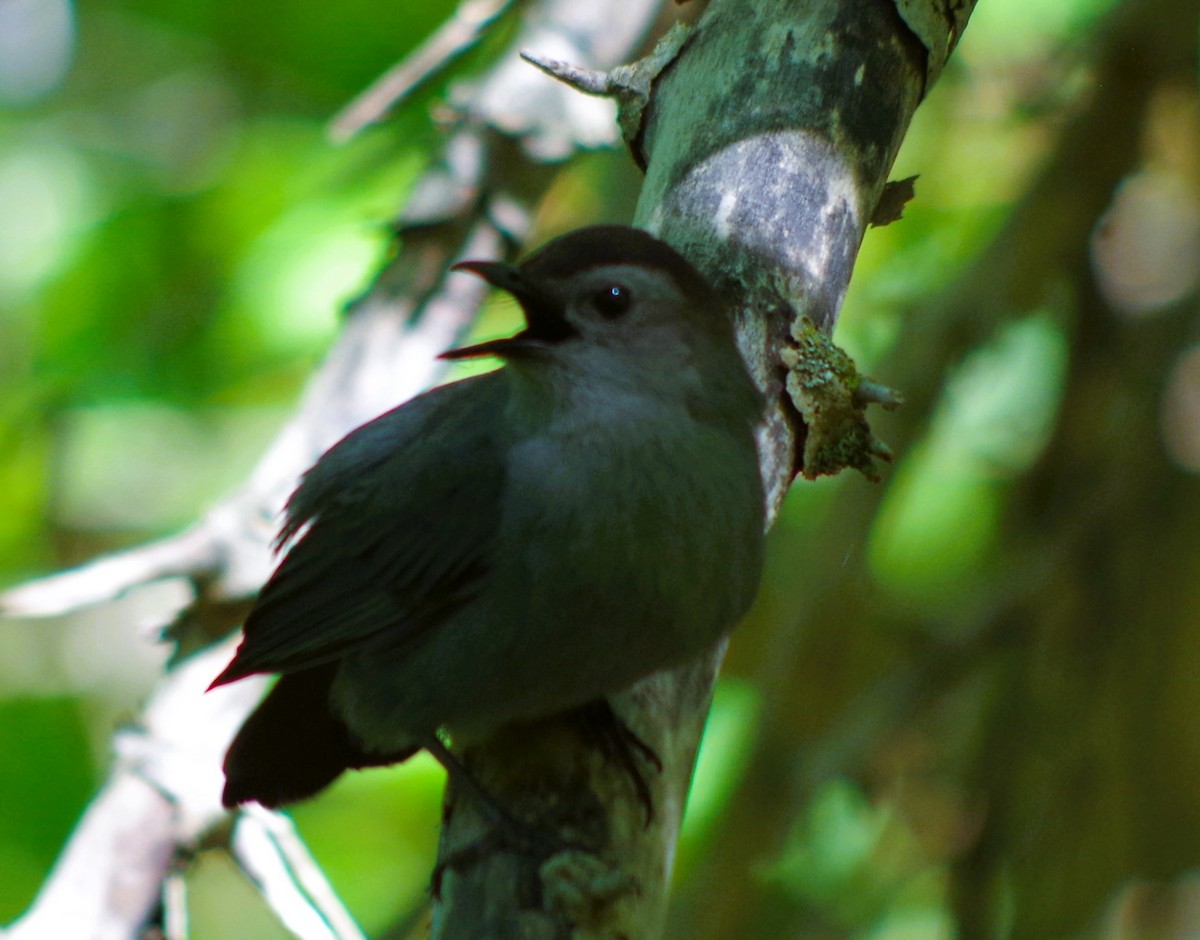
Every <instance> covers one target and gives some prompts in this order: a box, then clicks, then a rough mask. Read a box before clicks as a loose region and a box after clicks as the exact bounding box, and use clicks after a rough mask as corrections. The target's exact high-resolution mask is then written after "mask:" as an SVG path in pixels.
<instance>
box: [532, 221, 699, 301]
mask: <svg viewBox="0 0 1200 940" xmlns="http://www.w3.org/2000/svg"><path fill="white" fill-rule="evenodd" d="M610 264H643V265H650V266H653V267H656V268H660V269H662V270H663V271H666V272H667V273H668V274H670V275H671V277H673V278H674V279H675V282H676V284H678V286H679V288H680V290H682V291H683V292H684V293H685V294H687V295H689V296H692V297H697V298H699V297H704V296H707V295H708V294H709V292H710V291H711V290H712V288H711V287H710V285H709V283H708V282H707V281H706V280H705V279H704V277H703V275H701V274H700V272H699V271H697V270H696V269H695V267H693V266H692V263H691V262H690V261H688V260H687V258H685V257H684V256H683V255H681V254H680V253H679V252H677V251H676V250H675V249H674V248H672V247H671V246H670V245H668V244H667V243H666V242H664V241H662V240H661V239H658V238H655V237H654V236H653V235H651V234H650V233H649V232H645V231H643V230H642V229H640V228H631V227H630V226H628V225H591V226H588V227H587V228H581V229H576V230H575V231H573V232H568V233H567V234H566V235H563V236H561V237H559V238H556V239H554V241H552V242H550V243H548V244H547V245H545V246H544V247H542V248H540V249H539V250H538V251H535V252H534V253H533V254H532V255H530V256H529V257H528V258H526V259H525V260H524V261H522V262H521V266H520V267H521V270H522V272H524V273H525V274H526V275H528V276H529V277H530V278H532V279H534V280H537V279H539V278H556V277H563V276H568V275H571V274H575V273H577V272H579V271H586V270H588V269H590V268H598V267H603V266H604V265H610Z"/></svg>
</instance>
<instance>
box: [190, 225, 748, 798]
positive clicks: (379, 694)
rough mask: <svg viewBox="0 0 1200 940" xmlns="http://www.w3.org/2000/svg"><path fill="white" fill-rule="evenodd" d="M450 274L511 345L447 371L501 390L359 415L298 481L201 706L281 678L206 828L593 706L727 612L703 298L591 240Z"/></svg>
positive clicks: (741, 583)
mask: <svg viewBox="0 0 1200 940" xmlns="http://www.w3.org/2000/svg"><path fill="white" fill-rule="evenodd" d="M464 267H465V268H466V269H467V270H471V271H474V272H475V273H478V274H481V275H482V276H484V277H486V278H487V279H488V280H490V281H492V283H494V284H496V285H497V286H500V287H503V288H504V289H506V290H508V291H509V292H511V293H513V294H514V295H515V296H516V297H517V299H518V301H519V302H520V303H521V305H522V308H523V310H524V312H525V314H526V319H527V322H528V328H527V329H526V330H525V331H523V332H522V333H520V334H518V335H517V336H515V337H512V338H510V339H506V340H497V341H492V342H490V343H484V344H481V345H480V346H477V347H473V348H471V349H468V350H461V351H458V352H456V353H453V354H450V355H452V356H454V357H464V356H468V355H492V354H494V355H499V356H501V357H502V358H503V359H504V360H505V361H506V363H507V365H506V367H505V368H503V369H500V370H498V371H496V372H492V373H489V374H487V375H483V376H479V377H476V378H472V379H467V380H464V381H461V382H456V383H453V384H450V385H446V386H442V387H440V388H437V389H434V390H433V391H431V392H428V393H426V394H424V395H421V396H419V397H417V398H415V399H413V400H412V401H410V402H408V403H406V404H404V405H402V406H400V407H399V408H396V409H394V410H392V411H390V412H388V413H386V414H384V415H381V416H380V417H379V418H376V419H375V420H374V421H371V422H370V423H368V424H366V425H364V426H363V427H361V428H358V429H357V430H355V431H353V432H352V433H350V434H349V435H347V437H346V438H344V439H343V440H342V441H341V442H340V443H338V444H337V445H335V446H334V447H333V448H331V449H330V450H329V451H328V452H327V453H326V454H325V455H324V456H323V457H322V458H321V459H320V460H319V461H318V462H317V464H316V465H315V466H314V467H313V468H312V469H311V470H310V471H309V472H308V473H307V474H306V475H305V476H304V478H303V481H302V482H301V484H300V486H299V488H298V489H297V490H296V492H295V494H294V495H293V496H292V498H291V500H290V501H289V503H288V506H287V513H286V521H285V524H284V527H283V530H282V532H281V535H280V540H281V542H284V543H290V547H289V548H288V551H287V554H286V555H285V557H284V559H283V561H282V562H281V564H280V565H279V567H278V569H277V570H276V571H275V573H274V574H273V575H272V577H271V579H270V580H269V582H268V583H267V585H266V586H265V587H264V588H263V591H262V593H261V595H260V597H259V599H258V601H257V603H256V605H255V607H254V609H253V611H252V612H251V614H250V615H249V617H248V618H247V621H246V624H245V639H244V641H243V643H242V646H241V647H240V648H239V650H238V654H237V656H236V657H235V659H234V661H233V662H232V663H231V664H230V666H229V668H228V669H227V670H226V671H225V672H224V673H222V674H221V676H220V677H218V679H217V680H216V682H214V685H217V684H222V683H225V682H230V681H234V680H236V679H238V678H241V677H243V676H246V675H249V674H251V673H256V672H279V673H282V674H283V676H284V678H283V679H282V680H281V681H280V683H279V684H278V685H277V686H276V690H275V691H274V692H272V695H271V696H269V697H268V699H267V700H266V702H264V704H263V706H260V710H259V713H256V715H255V716H252V717H251V719H249V720H248V722H247V724H246V726H245V727H244V728H243V730H242V732H240V733H239V736H238V739H237V740H235V742H234V745H233V746H232V748H231V750H230V755H229V758H228V759H227V762H226V772H227V776H228V785H227V789H226V794H225V798H226V802H227V803H233V802H240V801H244V800H247V799H259V800H260V801H261V802H264V803H267V804H268V805H274V804H276V803H279V802H285V801H289V800H291V799H295V798H299V797H302V796H307V795H309V794H310V793H311V792H315V790H317V789H320V787H321V786H324V785H325V784H326V783H328V782H329V780H331V779H333V777H335V776H336V775H337V773H339V772H340V771H341V770H342V769H343V768H345V767H361V766H370V765H372V764H378V763H386V762H389V761H391V760H395V759H402V758H403V757H405V756H407V755H408V754H410V753H411V752H412V751H413V750H415V749H417V748H419V747H420V746H421V745H422V742H425V741H428V740H429V739H430V736H431V735H433V734H434V733H435V731H436V729H439V728H448V729H449V730H450V731H451V732H452V734H453V735H454V736H455V739H456V741H457V740H463V739H470V738H471V737H473V736H475V735H481V734H486V733H488V732H489V731H490V730H492V729H494V728H495V727H497V726H498V725H501V724H504V723H506V722H509V721H514V720H519V719H523V718H531V717H537V716H541V715H546V714H550V713H554V712H558V711H563V710H566V709H569V708H573V707H575V706H578V705H583V704H585V703H588V702H590V701H593V700H595V699H598V698H602V697H604V696H607V695H609V694H611V693H613V692H616V691H618V690H620V689H622V688H625V687H627V686H628V685H630V684H632V683H633V682H635V681H637V680H638V679H640V678H642V677H644V676H645V675H648V674H649V673H651V672H654V671H657V670H659V669H663V668H667V667H670V666H675V665H678V664H680V663H682V662H685V661H687V660H689V659H691V658H693V657H695V656H697V655H698V654H700V653H701V652H702V651H704V650H705V649H707V648H709V647H711V645H712V644H713V643H715V642H716V641H717V640H718V639H719V638H720V637H721V636H722V635H723V634H724V633H725V632H726V631H727V630H728V629H729V628H730V627H732V626H733V624H734V623H735V622H736V620H737V619H738V618H740V617H741V615H742V614H743V613H744V612H745V610H746V609H747V608H748V607H749V605H750V602H751V600H752V599H753V596H754V593H755V590H756V588H757V583H758V578H759V574H760V570H761V564H762V529H763V511H764V510H763V493H762V487H761V482H760V479H759V471H758V462H757V454H756V450H755V445H754V429H755V426H756V424H757V422H758V421H759V420H760V418H761V409H762V401H761V398H760V396H759V394H758V393H757V391H756V390H755V388H754V386H753V384H752V383H751V381H750V379H749V377H748V375H747V373H746V371H745V367H744V365H743V363H742V361H741V358H740V356H739V355H738V353H737V350H736V347H735V345H734V341H733V334H732V327H731V324H730V322H729V320H728V317H727V315H726V311H725V310H724V308H723V306H722V305H721V304H720V303H719V301H718V299H717V298H716V297H715V295H714V294H713V292H712V291H711V289H710V288H709V287H708V286H707V285H706V284H705V283H704V282H703V279H701V278H700V276H699V275H698V274H696V272H695V271H694V269H692V268H691V266H690V265H689V264H688V263H687V262H686V261H684V260H683V259H682V258H681V257H680V256H678V255H677V254H676V253H675V252H674V251H673V250H671V249H670V248H668V247H667V246H666V245H664V244H663V243H662V242H659V241H658V240H657V239H653V238H652V237H651V236H649V235H647V234H645V233H643V232H639V231H637V230H635V229H627V228H624V227H617V226H606V227H598V228H594V229H584V230H580V231H579V232H575V233H572V234H571V235H567V236H564V237H563V238H561V239H558V240H557V241H555V242H552V243H551V244H550V245H548V246H547V247H546V248H544V249H543V250H542V251H541V252H539V253H538V254H535V255H534V256H533V257H531V258H530V259H529V260H528V261H526V262H525V263H524V264H522V265H521V266H520V267H518V268H511V267H508V266H505V265H498V264H494V263H490V264H489V263H470V264H468V265H465V266H464ZM272 698H275V699H276V701H275V703H272V701H271V699H272ZM306 763H307V764H309V765H310V766H308V767H305V766H304V765H305V764H306ZM289 775H291V776H290V777H289Z"/></svg>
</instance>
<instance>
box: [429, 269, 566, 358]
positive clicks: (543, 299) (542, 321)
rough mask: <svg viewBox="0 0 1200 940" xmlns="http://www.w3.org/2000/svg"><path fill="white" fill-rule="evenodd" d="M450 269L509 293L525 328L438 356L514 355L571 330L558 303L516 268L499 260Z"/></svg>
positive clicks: (555, 340)
mask: <svg viewBox="0 0 1200 940" xmlns="http://www.w3.org/2000/svg"><path fill="white" fill-rule="evenodd" d="M450 270H451V271H466V272H468V273H470V274H474V275H476V276H477V277H481V278H483V279H484V280H485V281H487V282H488V283H489V284H491V285H492V286H493V287H498V288H499V289H500V290H502V291H506V292H507V293H509V294H512V295H513V297H515V298H516V299H517V303H519V304H520V305H521V311H522V312H523V313H524V314H525V324H526V326H525V329H523V330H522V331H521V332H520V333H518V334H516V335H515V336H509V337H505V338H502V339H493V340H488V341H487V342H485V343H477V344H476V345H474V346H464V347H463V348H461V349H449V350H447V351H446V352H444V353H442V354H441V356H440V357H439V358H441V359H451V360H455V359H478V358H480V357H481V356H502V357H506V358H508V357H514V356H521V355H524V354H528V353H530V352H533V351H535V350H539V349H545V348H546V347H547V346H549V345H552V344H554V343H558V342H561V341H562V340H564V339H569V338H570V337H572V336H574V335H575V330H574V328H573V327H572V326H571V324H569V323H568V322H567V321H566V318H565V317H564V316H563V312H562V305H561V303H559V302H557V301H556V300H555V299H554V298H552V297H551V296H549V295H548V294H547V293H546V292H544V291H543V290H542V289H541V288H539V286H538V285H537V284H535V283H533V282H532V281H530V280H529V278H528V277H526V276H525V274H524V273H523V272H522V271H521V269H520V268H519V267H516V266H515V265H511V264H505V263H504V262H502V261H460V262H458V263H457V264H455V265H452V266H451V267H450Z"/></svg>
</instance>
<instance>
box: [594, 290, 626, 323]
mask: <svg viewBox="0 0 1200 940" xmlns="http://www.w3.org/2000/svg"><path fill="white" fill-rule="evenodd" d="M592 304H593V306H595V308H596V309H597V310H598V311H599V312H600V315H601V316H603V317H607V318H608V319H610V320H615V319H616V318H617V317H619V316H621V314H623V313H625V311H627V310H628V309H629V308H630V306H631V305H632V304H633V291H631V290H630V289H629V288H628V287H626V286H625V285H624V284H608V285H606V286H604V287H602V288H600V290H598V291H596V293H595V294H594V295H592Z"/></svg>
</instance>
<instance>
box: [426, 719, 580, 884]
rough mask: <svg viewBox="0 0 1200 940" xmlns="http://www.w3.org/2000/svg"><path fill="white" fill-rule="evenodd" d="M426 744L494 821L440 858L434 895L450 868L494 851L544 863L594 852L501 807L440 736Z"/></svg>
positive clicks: (454, 780) (435, 872) (453, 779)
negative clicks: (513, 852) (481, 833)
mask: <svg viewBox="0 0 1200 940" xmlns="http://www.w3.org/2000/svg"><path fill="white" fill-rule="evenodd" d="M422 746H423V747H424V748H425V750H427V751H428V752H429V753H430V755H431V756H432V757H433V758H434V759H435V760H436V761H437V762H438V763H439V764H441V765H442V767H444V768H445V770H446V774H447V776H448V777H449V778H450V781H451V783H452V784H453V785H454V786H455V787H459V788H461V789H462V790H465V791H466V792H468V793H469V794H470V795H471V797H473V798H474V800H475V802H476V803H477V804H478V805H479V807H480V808H481V810H482V811H483V813H484V815H485V816H486V817H487V819H488V821H489V822H490V823H491V824H492V825H491V828H490V829H489V831H488V834H487V835H485V836H483V837H482V838H480V839H476V840H475V841H473V842H471V843H469V844H468V845H465V846H463V847H462V848H459V849H455V850H453V851H451V852H449V853H448V854H447V855H446V856H445V857H444V858H442V859H440V860H439V861H438V863H437V866H436V867H435V868H434V871H433V879H432V886H431V890H432V892H433V895H434V897H438V896H440V894H441V884H442V877H443V875H444V874H445V872H446V869H448V868H451V869H458V870H461V869H464V868H467V867H469V866H471V865H472V864H474V863H476V862H478V861H479V860H480V859H482V858H484V857H485V856H486V855H487V854H488V853H489V852H490V851H494V850H500V849H505V848H507V849H513V850H516V851H517V852H520V853H521V854H523V855H525V856H527V857H530V858H534V859H536V860H537V861H538V863H539V864H540V863H541V862H543V861H545V860H546V859H548V858H550V857H551V856H553V855H557V854H558V853H559V852H565V851H570V850H583V851H592V849H590V848H589V847H588V846H586V845H582V844H580V843H574V842H569V841H567V840H565V839H563V838H562V837H561V836H559V835H558V834H556V833H553V832H549V831H547V830H545V829H541V828H539V827H536V826H531V825H529V824H528V823H523V822H521V821H520V820H518V819H517V818H516V817H514V816H513V815H512V814H511V813H510V812H508V810H506V809H505V808H504V807H503V806H501V805H500V804H499V803H498V802H496V800H495V799H494V798H493V797H492V795H491V794H490V793H488V791H487V790H486V789H484V787H482V786H481V785H480V784H479V782H478V781H477V780H476V779H475V778H474V776H472V774H471V772H470V771H469V770H467V768H466V767H464V766H463V763H462V761H460V760H459V759H458V758H457V757H455V756H454V753H453V752H452V751H451V750H450V749H449V748H448V747H446V745H445V744H444V743H443V742H442V740H441V739H440V738H438V737H437V736H436V735H430V736H429V738H428V739H426V740H424V741H422Z"/></svg>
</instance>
